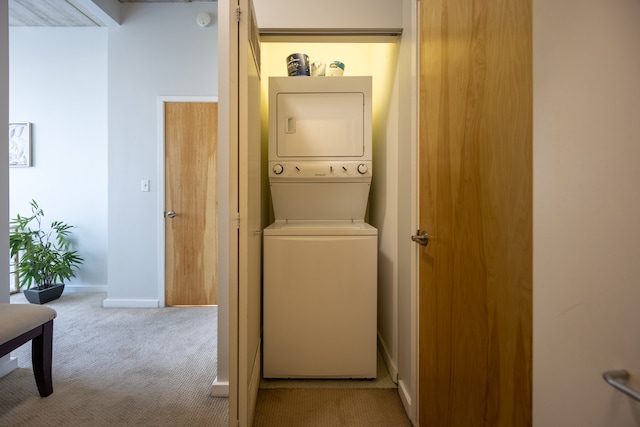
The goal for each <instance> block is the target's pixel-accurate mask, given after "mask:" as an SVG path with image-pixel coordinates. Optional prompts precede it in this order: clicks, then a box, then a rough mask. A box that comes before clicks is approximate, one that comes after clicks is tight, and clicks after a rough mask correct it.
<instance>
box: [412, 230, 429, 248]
mask: <svg viewBox="0 0 640 427" xmlns="http://www.w3.org/2000/svg"><path fill="white" fill-rule="evenodd" d="M411 240H413V241H414V242H416V243H417V244H419V245H421V246H427V245H428V244H429V234H428V233H427V232H426V231H423V232H422V233H420V230H418V231H416V235H415V236H411Z"/></svg>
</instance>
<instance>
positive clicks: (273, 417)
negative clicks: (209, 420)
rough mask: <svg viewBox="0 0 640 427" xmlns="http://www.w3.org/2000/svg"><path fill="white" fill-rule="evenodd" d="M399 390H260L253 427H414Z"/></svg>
mask: <svg viewBox="0 0 640 427" xmlns="http://www.w3.org/2000/svg"><path fill="white" fill-rule="evenodd" d="M411 425H412V424H411V421H409V418H408V417H407V415H406V413H405V411H404V407H403V406H402V402H401V401H400V398H399V397H398V390H396V389H391V388H376V389H362V388H359V389H342V388H341V389H327V388H312V389H309V388H301V389H286V388H283V389H261V390H259V392H258V402H257V404H256V413H255V421H254V424H253V426H254V427H302V426H304V427H411Z"/></svg>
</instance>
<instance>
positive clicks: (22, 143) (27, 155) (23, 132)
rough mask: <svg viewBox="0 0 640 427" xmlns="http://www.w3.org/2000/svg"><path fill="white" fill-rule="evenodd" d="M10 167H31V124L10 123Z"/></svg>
mask: <svg viewBox="0 0 640 427" xmlns="http://www.w3.org/2000/svg"><path fill="white" fill-rule="evenodd" d="M9 166H11V167H22V168H28V167H29V166H31V123H29V122H19V123H9Z"/></svg>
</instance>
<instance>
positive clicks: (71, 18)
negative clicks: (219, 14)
mask: <svg viewBox="0 0 640 427" xmlns="http://www.w3.org/2000/svg"><path fill="white" fill-rule="evenodd" d="M214 1H215V0H195V1H194V2H205V3H206V2H214ZM119 2H120V3H191V2H192V0H119ZM86 3H87V1H86V0H9V26H10V27H100V26H104V23H102V22H101V21H100V19H98V18H97V17H96V16H95V15H94V14H93V13H91V12H90V11H89V9H87V8H86V7H85V6H83V4H86Z"/></svg>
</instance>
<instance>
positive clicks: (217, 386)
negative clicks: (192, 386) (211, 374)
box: [210, 377, 229, 397]
mask: <svg viewBox="0 0 640 427" xmlns="http://www.w3.org/2000/svg"><path fill="white" fill-rule="evenodd" d="M210 394H211V396H213V397H229V381H218V377H216V379H215V380H213V384H211V391H210Z"/></svg>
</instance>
